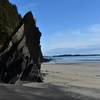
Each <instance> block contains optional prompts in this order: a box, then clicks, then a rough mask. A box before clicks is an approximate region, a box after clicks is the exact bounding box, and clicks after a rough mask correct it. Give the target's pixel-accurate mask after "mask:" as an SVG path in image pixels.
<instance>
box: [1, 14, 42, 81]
mask: <svg viewBox="0 0 100 100" xmlns="http://www.w3.org/2000/svg"><path fill="white" fill-rule="evenodd" d="M40 37H41V32H40V31H39V28H38V27H37V26H36V23H35V20H34V18H33V16H32V13H31V12H28V13H27V14H26V15H25V16H24V18H23V19H22V22H21V23H20V25H19V28H18V30H17V31H16V32H15V33H14V34H12V36H11V37H10V38H9V39H8V40H7V42H6V43H7V44H5V45H4V47H5V49H4V50H3V52H2V53H1V54H0V78H1V81H2V82H5V83H16V81H17V80H28V81H38V82H42V80H43V79H42V75H41V62H40V57H41V53H40V52H41V46H40ZM7 45H8V47H6V46H7Z"/></svg>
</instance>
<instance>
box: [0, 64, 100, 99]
mask: <svg viewBox="0 0 100 100" xmlns="http://www.w3.org/2000/svg"><path fill="white" fill-rule="evenodd" d="M41 68H42V69H41V70H42V73H43V77H44V82H43V83H34V82H18V83H17V84H16V85H7V84H0V100H11V99H12V100H13V99H15V100H18V99H19V100H34V99H35V100H100V63H99V62H97V63H64V64H49V63H44V64H42V67H41Z"/></svg>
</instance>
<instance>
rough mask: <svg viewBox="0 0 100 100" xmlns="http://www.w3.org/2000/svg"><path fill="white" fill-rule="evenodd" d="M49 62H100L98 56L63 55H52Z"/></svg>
mask: <svg viewBox="0 0 100 100" xmlns="http://www.w3.org/2000/svg"><path fill="white" fill-rule="evenodd" d="M52 59H53V60H51V61H50V62H49V63H79V62H100V56H64V57H52Z"/></svg>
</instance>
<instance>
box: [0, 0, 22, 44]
mask: <svg viewBox="0 0 100 100" xmlns="http://www.w3.org/2000/svg"><path fill="white" fill-rule="evenodd" d="M20 22H21V15H20V14H19V13H18V11H17V7H16V6H15V5H13V4H11V3H10V2H9V1H8V0H0V45H3V44H4V43H5V40H6V39H8V37H9V36H10V35H11V34H12V33H13V32H14V31H15V29H16V27H17V26H18V25H19V23H20Z"/></svg>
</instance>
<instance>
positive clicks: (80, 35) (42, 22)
mask: <svg viewBox="0 0 100 100" xmlns="http://www.w3.org/2000/svg"><path fill="white" fill-rule="evenodd" d="M10 1H11V2H12V3H13V4H16V5H17V7H18V11H19V13H20V14H21V15H22V16H24V15H25V13H26V12H28V11H32V13H33V15H34V17H35V18H36V21H37V26H38V27H39V29H40V31H41V32H42V38H41V46H42V50H43V53H44V55H48V53H50V51H55V52H56V51H57V50H58V51H59V52H61V51H60V50H64V49H65V50H66V49H69V50H71V48H72V49H73V48H81V49H82V48H86V49H88V48H90V49H89V50H90V51H91V53H100V51H99V49H100V0H10ZM93 48H94V49H93ZM93 50H94V51H93ZM83 51H84V50H83ZM83 51H82V52H83ZM78 52H79V51H78ZM80 52H81V51H80ZM68 53H69V52H68ZM70 53H71V51H70ZM85 53H86V51H85ZM88 53H89V51H88Z"/></svg>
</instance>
